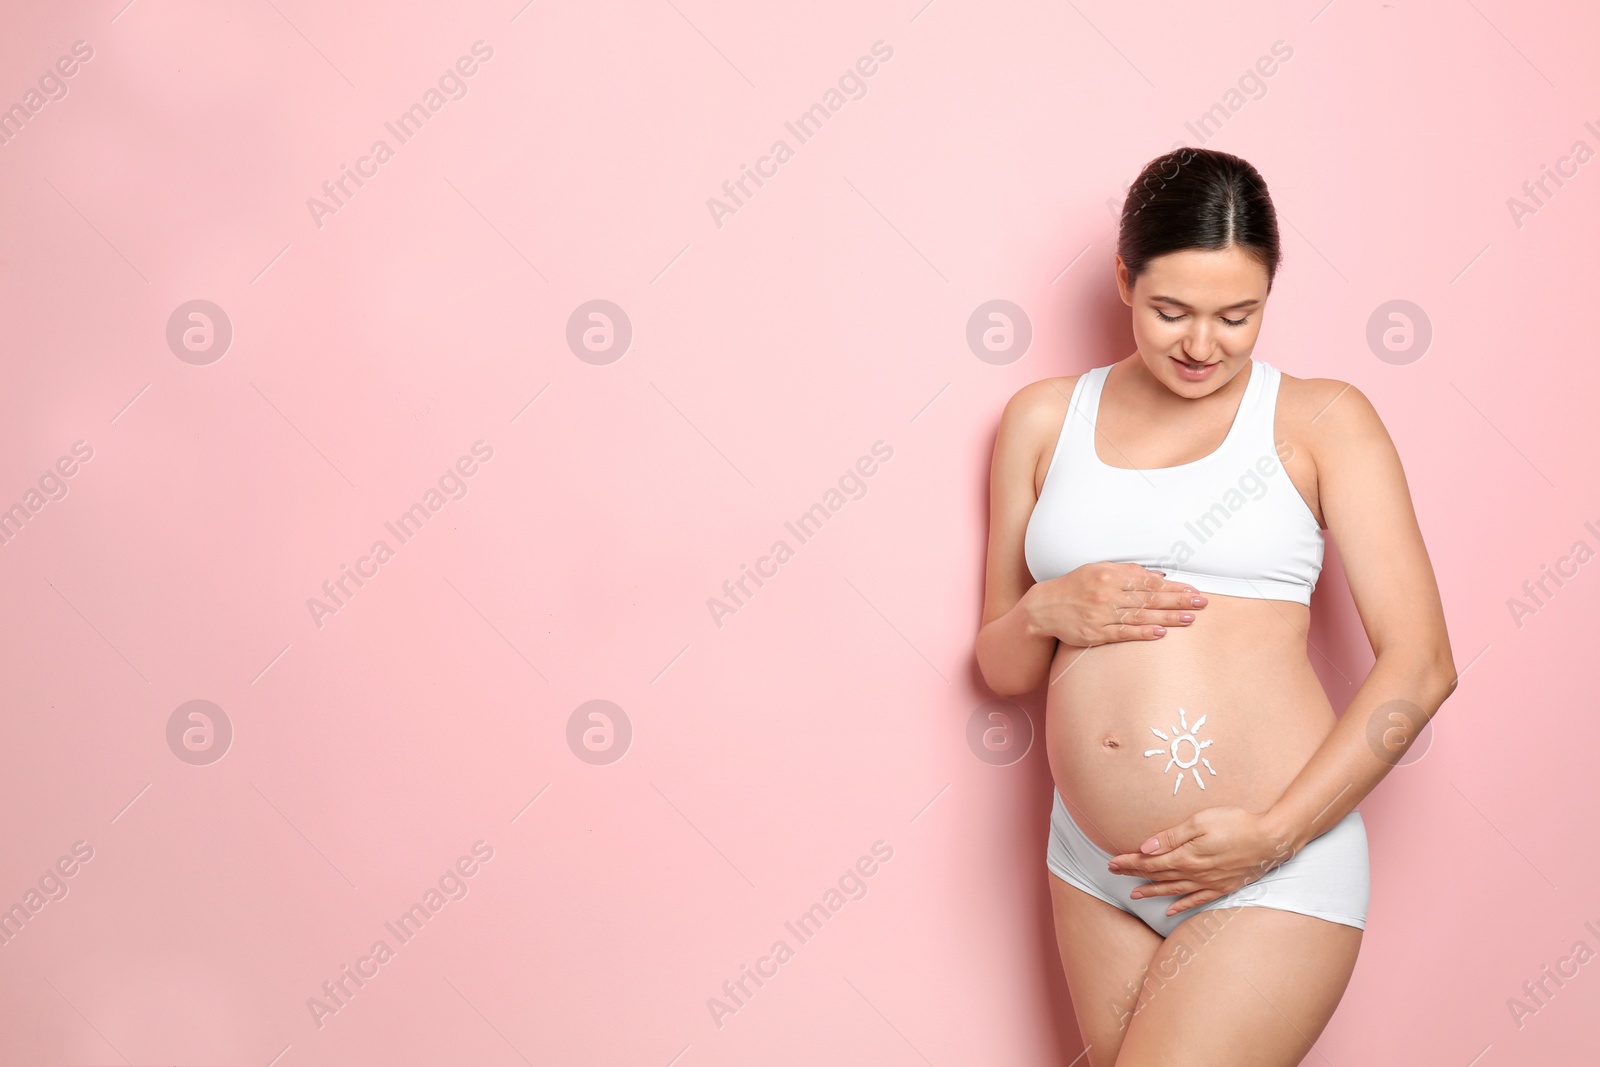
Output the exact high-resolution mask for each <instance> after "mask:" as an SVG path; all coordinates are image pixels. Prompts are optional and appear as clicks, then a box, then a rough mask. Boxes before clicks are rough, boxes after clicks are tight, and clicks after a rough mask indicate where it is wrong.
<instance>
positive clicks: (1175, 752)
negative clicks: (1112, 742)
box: [1145, 708, 1217, 796]
mask: <svg viewBox="0 0 1600 1067" xmlns="http://www.w3.org/2000/svg"><path fill="white" fill-rule="evenodd" d="M1205 724H1206V717H1205V716H1204V715H1202V716H1200V718H1199V719H1198V720H1196V722H1195V724H1194V725H1193V726H1190V725H1189V718H1188V714H1187V713H1186V712H1185V711H1184V710H1183V709H1182V708H1179V709H1178V725H1177V726H1175V727H1173V728H1172V733H1173V736H1171V737H1168V736H1167V735H1166V734H1164V733H1162V732H1161V731H1160V730H1157V729H1156V728H1155V727H1154V726H1152V727H1150V732H1151V733H1153V734H1155V735H1156V736H1157V737H1159V738H1161V740H1163V741H1166V742H1168V747H1166V748H1151V749H1146V750H1145V755H1146V756H1159V755H1161V754H1163V753H1165V754H1167V755H1168V756H1170V757H1171V759H1169V760H1167V765H1166V766H1165V767H1163V768H1161V773H1162V774H1166V773H1167V771H1169V770H1171V769H1172V768H1173V767H1174V766H1176V767H1177V768H1178V780H1177V781H1176V782H1173V783H1172V795H1173V796H1177V795H1178V787H1179V786H1181V785H1182V784H1183V772H1184V771H1188V772H1189V773H1190V774H1192V775H1194V780H1195V784H1196V785H1198V786H1199V787H1200V788H1201V789H1204V788H1205V787H1206V783H1205V779H1203V778H1201V777H1200V771H1199V770H1198V769H1197V768H1196V767H1195V764H1196V763H1200V764H1204V765H1205V769H1206V770H1208V771H1210V772H1211V773H1212V774H1213V775H1215V774H1216V773H1217V769H1216V768H1215V767H1213V766H1211V761H1210V760H1208V759H1206V758H1205V757H1204V756H1202V755H1200V750H1201V749H1204V748H1210V747H1211V746H1212V745H1214V744H1215V743H1216V742H1214V741H1201V740H1200V739H1199V738H1197V737H1195V734H1197V733H1199V732H1200V727H1202V726H1204V725H1205ZM1180 745H1188V746H1189V749H1190V751H1189V752H1188V756H1189V758H1188V759H1187V760H1183V759H1180V758H1179V746H1180Z"/></svg>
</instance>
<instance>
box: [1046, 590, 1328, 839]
mask: <svg viewBox="0 0 1600 1067" xmlns="http://www.w3.org/2000/svg"><path fill="white" fill-rule="evenodd" d="M1206 596H1207V603H1206V606H1205V607H1204V608H1203V609H1201V610H1199V611H1198V612H1196V619H1195V621H1194V622H1193V623H1191V624H1190V625H1188V626H1186V627H1177V626H1174V627H1169V628H1168V629H1167V633H1166V636H1165V637H1161V638H1159V639H1157V640H1155V641H1119V642H1114V643H1112V644H1108V645H1096V646H1095V647H1093V648H1088V649H1081V648H1074V647H1070V646H1066V645H1058V646H1057V648H1056V654H1055V657H1054V661H1053V662H1052V663H1051V665H1050V685H1049V690H1048V695H1047V698H1046V703H1045V747H1046V752H1047V754H1048V757H1049V761H1050V773H1051V775H1052V777H1054V779H1055V784H1056V789H1057V790H1058V791H1059V792H1060V793H1061V797H1062V799H1063V800H1064V801H1066V803H1067V808H1068V810H1069V811H1070V812H1071V813H1072V816H1073V818H1074V819H1075V820H1077V823H1078V825H1079V826H1080V827H1081V828H1082V829H1083V832H1084V833H1085V834H1086V835H1088V837H1089V839H1090V840H1092V841H1093V842H1094V843H1095V844H1097V845H1099V846H1100V847H1101V848H1103V849H1105V850H1106V851H1107V852H1110V853H1112V854H1113V855H1115V854H1119V853H1123V852H1137V851H1138V850H1139V846H1140V844H1142V843H1143V842H1144V841H1145V840H1147V839H1148V838H1149V837H1150V835H1151V834H1153V833H1155V832H1156V831H1158V830H1163V829H1167V828H1168V827H1172V826H1176V825H1177V824H1178V823H1180V822H1182V821H1183V820H1184V819H1186V818H1188V817H1189V816H1190V815H1192V814H1194V813H1195V812H1196V811H1199V810H1200V809H1201V808H1208V807H1218V806H1234V807H1242V808H1246V809H1249V810H1251V811H1265V810H1266V809H1267V808H1269V807H1270V806H1271V805H1272V804H1273V802H1275V801H1276V800H1277V799H1278V797H1279V796H1281V795H1282V793H1283V791H1284V789H1285V788H1287V787H1288V785H1289V783H1290V782H1292V781H1293V780H1294V778H1295V776H1296V775H1298V774H1299V773H1300V769H1301V768H1302V767H1304V766H1305V764H1306V761H1307V760H1309V759H1310V758H1311V755H1312V753H1314V752H1315V751H1316V750H1317V748H1318V746H1319V745H1321V743H1322V740H1323V738H1325V737H1326V736H1327V734H1328V732H1329V731H1330V730H1332V729H1333V726H1334V722H1335V717H1334V714H1333V707H1332V706H1331V705H1330V704H1329V703H1328V698H1327V695H1326V694H1325V693H1324V692H1323V691H1322V685H1321V683H1320V682H1318V680H1317V676H1316V674H1315V673H1314V672H1313V671H1312V669H1311V663H1310V661H1309V660H1308V659H1307V658H1306V642H1305V637H1304V636H1303V635H1304V634H1305V633H1306V631H1307V629H1308V627H1309V625H1310V609H1309V608H1307V607H1306V606H1305V605H1303V604H1295V603H1292V602H1289V601H1282V600H1257V599H1251V598H1247V597H1230V596H1219V595H1215V594H1210V593H1208V594H1206Z"/></svg>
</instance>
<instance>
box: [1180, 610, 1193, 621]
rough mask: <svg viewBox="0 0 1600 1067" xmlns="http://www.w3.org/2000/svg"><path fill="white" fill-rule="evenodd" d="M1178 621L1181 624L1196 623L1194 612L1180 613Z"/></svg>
mask: <svg viewBox="0 0 1600 1067" xmlns="http://www.w3.org/2000/svg"><path fill="white" fill-rule="evenodd" d="M1178 621H1179V622H1194V612H1192V611H1180V612H1178Z"/></svg>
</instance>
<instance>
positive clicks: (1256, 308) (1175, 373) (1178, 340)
mask: <svg viewBox="0 0 1600 1067" xmlns="http://www.w3.org/2000/svg"><path fill="white" fill-rule="evenodd" d="M1117 289H1118V290H1119V291H1120V292H1121V294H1122V302H1123V303H1125V304H1127V305H1128V306H1129V307H1131V308H1132V309H1133V337H1134V341H1135V342H1136V343H1137V344H1138V346H1139V356H1140V358H1141V359H1143V361H1144V365H1145V368H1146V369H1147V370H1148V371H1149V372H1150V375H1151V376H1152V377H1153V378H1155V379H1156V380H1157V381H1158V382H1161V383H1162V384H1163V385H1165V386H1166V387H1167V388H1168V389H1171V390H1172V391H1173V392H1174V393H1177V394H1178V395H1180V396H1186V397H1199V396H1205V395H1206V394H1208V393H1211V392H1214V391H1215V390H1217V389H1219V388H1221V387H1222V386H1223V385H1226V384H1227V383H1228V380H1229V379H1231V378H1232V377H1233V376H1234V375H1235V374H1236V373H1238V371H1239V370H1240V369H1241V368H1242V367H1243V366H1244V363H1245V361H1246V360H1248V359H1249V358H1250V352H1251V350H1252V349H1254V348H1255V345H1256V334H1257V333H1259V332H1260V331H1261V317H1262V315H1263V313H1264V312H1265V311H1266V301H1267V270H1266V268H1265V267H1263V266H1262V265H1261V264H1260V263H1259V262H1257V261H1256V260H1255V259H1254V258H1253V257H1252V256H1250V255H1249V254H1247V253H1246V252H1245V251H1244V250H1243V249H1241V248H1240V247H1238V246H1237V245H1233V246H1230V247H1228V248H1224V249H1219V250H1217V251H1206V250H1202V249H1195V248H1191V249H1185V250H1183V251H1181V252H1171V253H1168V254H1167V255H1164V256H1157V257H1156V258H1155V259H1152V260H1151V261H1150V263H1149V265H1148V267H1147V268H1146V269H1145V272H1144V273H1143V274H1141V275H1140V276H1139V279H1138V281H1137V282H1135V283H1134V285H1133V286H1132V287H1131V288H1130V287H1129V285H1128V268H1127V266H1126V265H1125V264H1124V263H1123V262H1122V257H1121V256H1120V255H1119V256H1118V257H1117ZM1180 361H1184V362H1188V363H1191V364H1209V365H1210V366H1209V367H1207V366H1199V367H1196V368H1194V369H1189V368H1186V367H1185V365H1184V362H1180Z"/></svg>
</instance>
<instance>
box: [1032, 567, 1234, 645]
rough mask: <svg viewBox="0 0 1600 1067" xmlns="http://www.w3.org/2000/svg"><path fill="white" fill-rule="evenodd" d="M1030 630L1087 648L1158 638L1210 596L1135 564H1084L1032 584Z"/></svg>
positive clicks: (1186, 621)
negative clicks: (1116, 642) (1168, 627)
mask: <svg viewBox="0 0 1600 1067" xmlns="http://www.w3.org/2000/svg"><path fill="white" fill-rule="evenodd" d="M1023 599H1024V600H1025V601H1027V602H1028V618H1029V624H1030V629H1032V631H1033V632H1034V633H1039V634H1048V635H1049V636H1051V637H1055V638H1058V639H1060V641H1061V643H1062V644H1064V645H1072V646H1074V647H1076V648H1089V647H1090V646H1092V645H1104V644H1108V643H1110V642H1112V641H1154V640H1156V639H1157V638H1159V637H1160V636H1161V635H1163V634H1164V633H1166V630H1165V627H1167V626H1187V625H1189V624H1190V623H1191V622H1193V621H1194V619H1195V612H1196V611H1197V610H1198V609H1200V608H1202V607H1204V606H1205V603H1206V598H1205V596H1204V594H1202V593H1200V592H1199V591H1197V590H1196V589H1195V588H1194V587H1193V586H1190V585H1185V584H1184V583H1183V582H1172V581H1168V580H1167V579H1166V578H1164V577H1162V575H1161V573H1160V572H1159V571H1153V570H1148V569H1146V568H1144V567H1141V566H1139V565H1138V564H1137V563H1085V564H1084V565H1083V566H1081V567H1079V568H1077V569H1076V570H1072V571H1068V572H1067V573H1066V574H1063V575H1062V576H1061V577H1059V578H1051V579H1049V580H1048V581H1043V582H1038V583H1036V584H1034V585H1032V586H1030V587H1029V589H1028V591H1027V593H1026V594H1024V596H1023Z"/></svg>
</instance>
